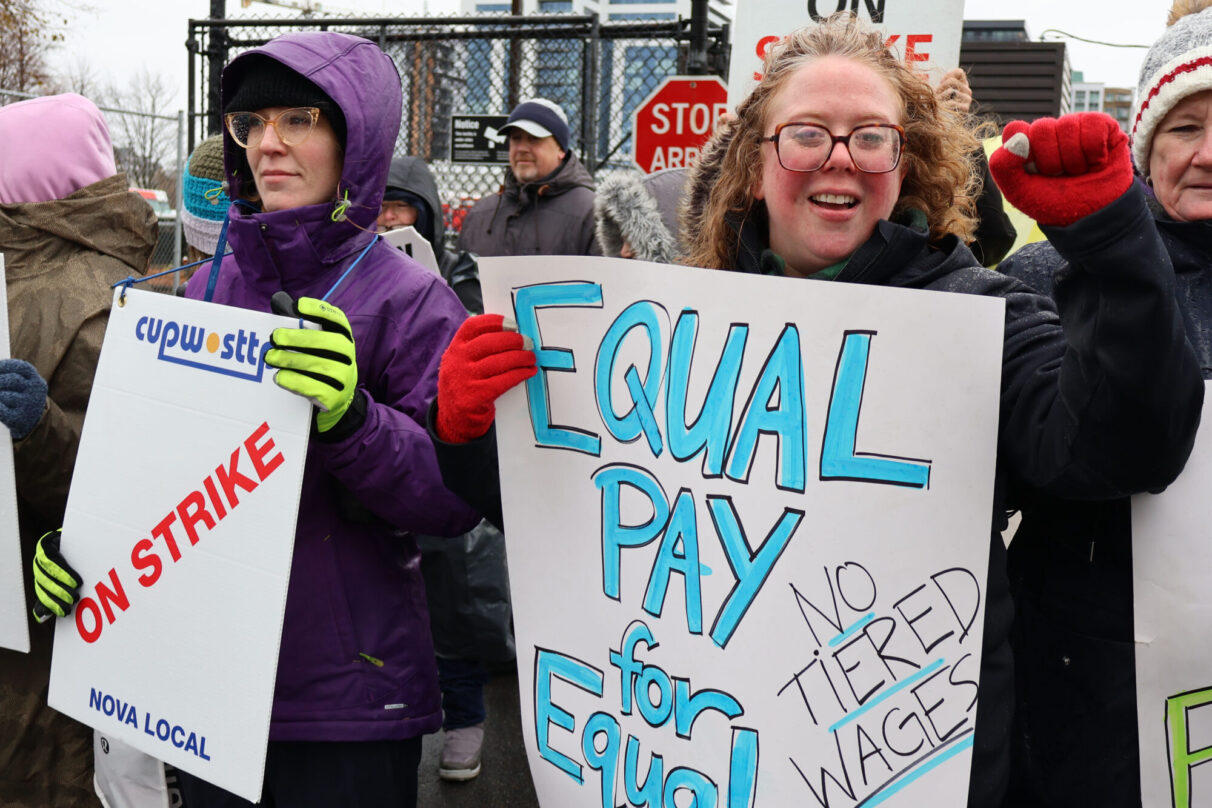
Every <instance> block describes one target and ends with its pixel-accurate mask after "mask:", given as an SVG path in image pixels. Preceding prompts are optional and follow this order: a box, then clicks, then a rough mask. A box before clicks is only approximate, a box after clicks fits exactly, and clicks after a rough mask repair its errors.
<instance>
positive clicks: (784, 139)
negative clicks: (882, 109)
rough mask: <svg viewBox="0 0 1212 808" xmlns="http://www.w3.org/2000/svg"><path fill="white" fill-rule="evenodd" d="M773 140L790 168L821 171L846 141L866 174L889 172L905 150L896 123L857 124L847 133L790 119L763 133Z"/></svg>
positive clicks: (784, 164)
mask: <svg viewBox="0 0 1212 808" xmlns="http://www.w3.org/2000/svg"><path fill="white" fill-rule="evenodd" d="M760 140H761V141H762V142H763V143H764V142H766V141H770V142H771V143H773V144H774V151H775V154H776V155H777V156H778V158H779V165H781V166H782V167H783V168H785V169H787V170H788V171H805V172H806V171H819V170H820V169H821V168H823V167H824V165H825V163H827V162H829V158H830V157H831V156H832V155H833V149H834V147H835V146H837V144H839V143H843V144H845V146H846V151H847V152H849V153H850V161H851V162H853V163H854V167H855V168H857V169H858V170H859V171H862V172H863V173H864V174H887V173H888V172H889V171H893V170H894V169H896V167H897V165H899V164H900V162H901V154H902V153H903V152H904V151H905V130H904V129H903V128H902V127H900V126H897V125H896V124H894V123H872V124H865V125H863V126H856V127H855V128H854V129H852V130H851V131H850V133H849V134H847V135H835V134H833V133H832V132H830V131H829V130H828V129H826V128H825V127H823V126H820V125H818V124H814V123H799V122H798V121H791V122H789V123H781V124H779V125H778V126H776V127H775V128H774V134H773V135H771V136H770V137H763V138H760Z"/></svg>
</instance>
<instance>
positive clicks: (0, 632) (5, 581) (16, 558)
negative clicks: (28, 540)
mask: <svg viewBox="0 0 1212 808" xmlns="http://www.w3.org/2000/svg"><path fill="white" fill-rule="evenodd" d="M9 356H11V353H10V350H9V344H8V287H7V286H6V283H5V278H4V254H3V253H0V359H7V358H8V357H9ZM30 560H31V562H32V560H33V559H30ZM24 573H25V567H24V563H23V562H22V561H21V534H20V530H19V529H18V527H17V478H16V475H15V474H14V473H13V437H12V435H11V434H9V431H8V429H6V428H5V427H4V426H3V425H2V424H0V648H11V649H12V650H14V651H20V652H21V653H23V654H28V653H29V618H28V617H27V616H26V615H27V614H28V611H27V610H28V609H29V608H30V607H29V605H27V604H26V601H25V575H24Z"/></svg>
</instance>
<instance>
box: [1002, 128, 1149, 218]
mask: <svg viewBox="0 0 1212 808" xmlns="http://www.w3.org/2000/svg"><path fill="white" fill-rule="evenodd" d="M989 170H990V171H992V172H993V178H994V179H995V180H997V186H998V187H999V188H1001V189H1002V193H1003V194H1004V195H1005V197H1006V199H1008V200H1010V204H1012V205H1014V207H1016V208H1018V209H1019V210H1021V211H1022V212H1023V213H1025V214H1027V215H1028V216H1030V217H1031V218H1033V219H1035V221H1037V222H1039V223H1040V224H1043V225H1052V226H1056V227H1064V226H1066V225H1070V224H1073V223H1074V222H1076V221H1077V220H1078V219H1080V218H1082V217H1083V216H1088V215H1089V214H1091V213H1094V211H1096V210H1100V209H1102V208H1104V207H1106V206H1107V205H1109V204H1111V203H1112V202H1114V201H1115V200H1116V199H1118V198H1119V197H1120V196H1121V195H1123V193H1124V192H1125V191H1127V190H1128V187H1129V186H1131V185H1132V160H1131V157H1130V156H1129V153H1128V136H1127V135H1125V134H1124V133H1123V130H1121V129H1120V128H1119V124H1117V123H1116V122H1115V119H1114V118H1112V117H1111V116H1110V115H1106V114H1104V113H1102V112H1078V113H1074V114H1072V115H1065V116H1064V117H1062V118H1060V119H1057V118H1040V119H1039V120H1037V121H1035V122H1034V123H1031V124H1027V123H1025V122H1024V121H1011V122H1010V123H1008V124H1006V130H1005V131H1004V132H1003V133H1002V147H1001V148H1000V149H998V150H997V151H995V152H994V153H993V156H992V157H990V158H989Z"/></svg>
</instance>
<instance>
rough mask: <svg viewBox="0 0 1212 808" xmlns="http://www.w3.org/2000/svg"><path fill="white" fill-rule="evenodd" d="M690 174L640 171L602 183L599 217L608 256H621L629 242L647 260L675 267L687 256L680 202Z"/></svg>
mask: <svg viewBox="0 0 1212 808" xmlns="http://www.w3.org/2000/svg"><path fill="white" fill-rule="evenodd" d="M687 176H689V173H688V171H687V170H686V169H682V168H670V169H666V170H665V171H658V172H656V173H655V174H648V175H642V174H639V173H638V172H635V171H627V172H621V173H618V174H612V175H610V176H609V177H607V178H606V179H604V180H602V184H601V185H600V186H599V187H598V193H597V198H596V199H595V200H594V205H593V216H594V221H595V224H596V227H597V236H598V244H599V245H601V247H602V253H603V254H604V255H618V254H619V251H620V250H622V249H623V242H624V241H627V242H628V243H629V244H630V245H631V249H632V250H634V251H635V257H636V258H638V259H640V260H641V261H656V262H658V263H661V264H671V263H673V262H674V261H675V260H676V259H677V258H678V256H679V255H681V253H682V248H681V244H680V243H679V240H678V222H677V214H678V203H679V201H680V200H681V197H682V190H683V189H684V188H685V185H686V178H687Z"/></svg>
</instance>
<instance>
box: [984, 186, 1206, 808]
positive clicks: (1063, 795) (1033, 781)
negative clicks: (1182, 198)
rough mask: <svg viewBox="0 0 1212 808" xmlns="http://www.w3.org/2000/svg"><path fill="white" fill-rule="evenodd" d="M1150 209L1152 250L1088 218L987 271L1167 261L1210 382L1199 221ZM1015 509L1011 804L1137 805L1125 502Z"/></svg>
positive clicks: (1036, 497)
mask: <svg viewBox="0 0 1212 808" xmlns="http://www.w3.org/2000/svg"><path fill="white" fill-rule="evenodd" d="M1150 207H1151V208H1152V210H1151V214H1152V218H1153V219H1154V220H1155V222H1156V229H1157V231H1158V232H1159V233H1160V237H1161V238H1160V242H1159V241H1158V239H1157V238H1156V237H1154V236H1152V235H1150V234H1151V232H1152V230H1153V224H1154V222H1149V221H1134V222H1131V223H1127V222H1122V221H1118V220H1116V219H1114V218H1110V217H1107V216H1104V215H1103V212H1100V213H1099V214H1096V215H1095V216H1091V217H1089V218H1088V219H1086V220H1084V221H1082V222H1079V223H1077V224H1075V225H1073V226H1071V227H1069V228H1063V229H1052V228H1047V229H1045V233H1046V235H1047V236H1048V237H1049V239H1050V240H1051V241H1050V242H1039V243H1036V244H1029V245H1027V246H1026V247H1024V248H1023V249H1021V250H1019V251H1018V252H1017V253H1015V254H1014V255H1012V256H1011V257H1010V258H1008V259H1007V260H1005V261H1004V262H1003V263H1002V264H1001V267H1000V269H1001V270H1002V271H1003V272H1005V273H1006V274H1008V275H1011V276H1013V277H1015V278H1018V279H1019V280H1022V281H1023V282H1025V283H1027V284H1029V285H1031V286H1032V287H1034V288H1036V289H1037V290H1039V291H1040V292H1041V293H1043V294H1048V295H1053V294H1054V293H1055V292H1054V290H1053V284H1052V277H1053V273H1055V272H1058V271H1059V272H1061V273H1062V274H1064V273H1072V272H1074V271H1082V270H1083V269H1085V268H1090V269H1095V268H1100V267H1107V266H1113V265H1118V264H1123V263H1129V262H1130V263H1134V264H1143V263H1145V262H1150V261H1152V262H1155V263H1157V264H1159V265H1164V264H1166V263H1172V264H1173V267H1174V273H1175V285H1174V294H1175V297H1176V299H1177V302H1178V310H1179V313H1180V315H1181V317H1182V320H1183V323H1184V325H1185V327H1186V328H1185V330H1186V334H1187V338H1188V340H1189V342H1190V343H1191V344H1192V345H1193V347H1194V349H1195V353H1196V357H1197V359H1198V360H1199V364H1200V367H1201V370H1202V375H1203V378H1205V379H1209V378H1212V222H1175V221H1173V220H1172V219H1170V218H1169V217H1168V216H1167V215H1166V214H1165V213H1164V211H1162V209H1161V207H1160V206H1159V205H1157V204H1156V202H1155V201H1153V200H1150ZM1124 228H1132V229H1133V230H1137V231H1148V232H1146V233H1144V234H1137V233H1133V232H1132V230H1125V229H1124ZM1159 248H1160V252H1159ZM1125 337H1128V335H1125ZM1141 383H1142V384H1148V383H1149V382H1147V381H1146V380H1144V379H1142V382H1141ZM1184 389H1185V388H1184ZM1142 392H1143V391H1142ZM1169 392H1170V391H1169V390H1167V389H1164V388H1163V389H1161V390H1158V391H1156V393H1157V394H1159V395H1162V396H1165V395H1168V394H1169ZM1175 414H1176V416H1177V414H1178V413H1177V412H1176V413H1175ZM1159 450H1160V447H1159ZM1018 504H1019V505H1020V508H1021V512H1022V522H1021V524H1020V526H1019V528H1018V532H1017V533H1016V534H1015V537H1014V541H1013V542H1012V543H1011V545H1010V550H1009V564H1010V574H1011V583H1012V590H1013V593H1014V597H1015V601H1016V607H1017V617H1016V621H1015V626H1014V630H1013V634H1012V645H1013V648H1014V652H1015V656H1016V659H1017V661H1018V670H1017V677H1016V678H1017V691H1018V698H1019V700H1020V709H1019V715H1018V720H1017V722H1016V724H1017V726H1016V730H1015V760H1014V776H1013V781H1014V784H1015V792H1014V794H1013V800H1012V804H1013V805H1031V806H1072V805H1098V806H1100V808H1138V807H1139V806H1140V805H1141V796H1140V749H1139V746H1138V737H1137V713H1136V669H1135V649H1134V646H1133V609H1132V541H1131V538H1132V537H1131V531H1132V522H1131V509H1130V506H1129V501H1128V500H1127V499H1126V498H1121V499H1112V500H1109V501H1101V502H1080V501H1075V500H1069V499H1061V498H1058V497H1055V496H1048V495H1046V494H1042V493H1039V492H1030V493H1025V494H1024V495H1023V496H1022V498H1021V499H1020V501H1019V503H1018Z"/></svg>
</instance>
